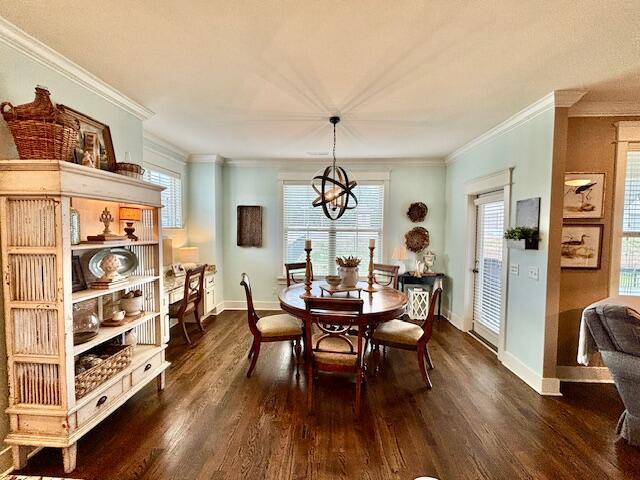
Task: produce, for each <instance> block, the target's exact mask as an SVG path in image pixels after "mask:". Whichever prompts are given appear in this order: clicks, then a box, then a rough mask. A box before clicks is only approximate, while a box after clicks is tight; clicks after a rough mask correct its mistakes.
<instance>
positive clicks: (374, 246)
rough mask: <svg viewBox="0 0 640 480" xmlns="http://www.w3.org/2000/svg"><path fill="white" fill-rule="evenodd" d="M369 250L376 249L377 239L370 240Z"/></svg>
mask: <svg viewBox="0 0 640 480" xmlns="http://www.w3.org/2000/svg"><path fill="white" fill-rule="evenodd" d="M369 248H376V239H375V238H370V239H369Z"/></svg>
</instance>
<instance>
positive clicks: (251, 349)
mask: <svg viewBox="0 0 640 480" xmlns="http://www.w3.org/2000/svg"><path fill="white" fill-rule="evenodd" d="M255 349H256V341H255V340H253V341H252V342H251V348H250V349H249V355H247V358H248V359H251V356H252V355H253V351H254V350H255Z"/></svg>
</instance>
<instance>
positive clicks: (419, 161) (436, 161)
mask: <svg viewBox="0 0 640 480" xmlns="http://www.w3.org/2000/svg"><path fill="white" fill-rule="evenodd" d="M330 163H331V160H328V159H316V158H313V159H310V158H306V159H299V158H285V159H282V158H280V159H278V158H244V159H240V158H235V159H234V158H226V159H224V165H225V166H230V167H249V168H258V167H269V168H289V169H290V168H295V169H299V170H305V169H306V170H309V169H320V168H322V167H325V166H327V165H328V164H330ZM338 163H339V164H340V165H343V166H345V167H347V168H349V169H351V170H366V169H371V168H386V169H393V168H397V167H443V166H444V159H442V158H366V159H365V158H362V159H360V158H349V159H340V160H339V161H338Z"/></svg>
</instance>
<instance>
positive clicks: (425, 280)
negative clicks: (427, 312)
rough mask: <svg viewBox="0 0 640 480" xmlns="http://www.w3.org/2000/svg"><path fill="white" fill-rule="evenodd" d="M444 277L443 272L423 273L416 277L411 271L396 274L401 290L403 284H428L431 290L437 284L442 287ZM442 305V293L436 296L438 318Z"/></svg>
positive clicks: (401, 289) (402, 289) (403, 287)
mask: <svg viewBox="0 0 640 480" xmlns="http://www.w3.org/2000/svg"><path fill="white" fill-rule="evenodd" d="M443 279H444V273H435V272H434V273H423V274H422V276H420V277H417V276H415V275H414V273H413V272H405V273H401V274H400V275H398V288H399V289H400V291H401V292H404V289H405V286H408V285H428V286H430V287H431V291H433V289H434V288H436V285H439V286H440V288H442V280H443ZM441 307H442V295H440V297H438V318H440V312H441Z"/></svg>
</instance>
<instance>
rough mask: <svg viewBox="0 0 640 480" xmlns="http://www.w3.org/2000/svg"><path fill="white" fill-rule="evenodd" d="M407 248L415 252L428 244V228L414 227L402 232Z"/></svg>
mask: <svg viewBox="0 0 640 480" xmlns="http://www.w3.org/2000/svg"><path fill="white" fill-rule="evenodd" d="M404 240H405V243H406V244H407V250H409V251H411V252H414V253H417V252H421V251H422V250H424V249H425V248H427V247H428V246H429V230H427V229H426V228H424V227H414V228H412V229H411V230H409V231H408V232H407V233H405V234H404Z"/></svg>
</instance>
